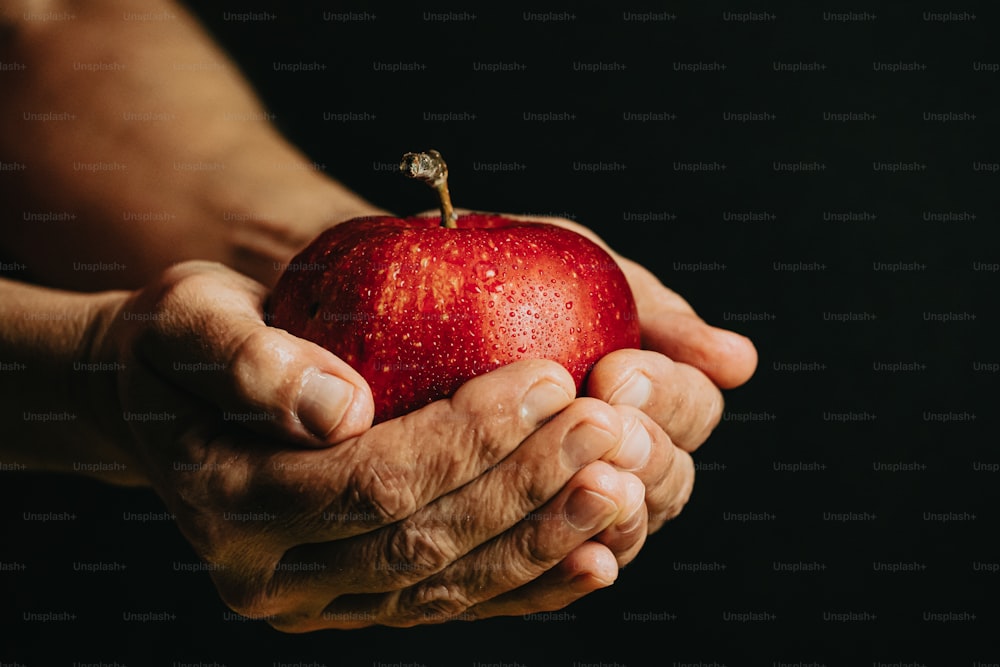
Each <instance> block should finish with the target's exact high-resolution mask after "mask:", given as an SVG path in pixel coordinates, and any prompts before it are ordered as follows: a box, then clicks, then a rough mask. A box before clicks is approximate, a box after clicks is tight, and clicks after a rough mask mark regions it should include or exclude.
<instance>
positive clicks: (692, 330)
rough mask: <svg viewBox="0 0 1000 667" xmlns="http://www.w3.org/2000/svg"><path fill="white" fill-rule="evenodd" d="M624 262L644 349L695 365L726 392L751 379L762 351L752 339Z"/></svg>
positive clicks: (633, 264) (648, 273)
mask: <svg viewBox="0 0 1000 667" xmlns="http://www.w3.org/2000/svg"><path fill="white" fill-rule="evenodd" d="M618 262H619V264H621V267H622V270H623V271H624V272H625V275H626V276H627V277H628V281H629V285H630V286H631V287H632V294H633V296H635V301H636V307H637V308H638V310H639V322H640V326H641V331H642V345H643V347H644V348H647V349H650V350H655V351H656V352H661V353H663V354H665V355H667V356H668V357H670V358H671V359H673V360H675V361H680V362H683V363H686V364H690V365H691V366H694V367H695V368H697V369H698V370H700V371H701V372H703V373H704V374H705V375H707V376H708V377H709V378H711V379H712V381H713V382H714V383H715V384H717V385H718V386H720V387H722V388H723V389H731V388H733V387H738V386H739V385H741V384H743V383H744V382H746V381H747V380H749V379H750V377H751V376H752V375H753V373H754V370H756V368H757V349H756V348H755V347H754V344H753V343H752V342H751V341H750V339H749V338H747V337H745V336H741V335H740V334H738V333H735V332H733V331H727V330H726V329H720V328H717V327H713V326H711V325H709V324H706V323H705V322H704V320H702V319H701V318H700V317H698V315H697V314H696V313H695V312H694V309H692V308H691V306H690V305H689V304H688V303H687V302H686V301H685V300H684V299H682V298H681V297H680V296H679V295H678V294H677V293H676V292H674V291H672V290H670V289H668V288H667V287H665V286H664V285H663V283H661V282H660V281H659V280H658V279H657V278H656V276H654V275H653V274H652V273H650V272H649V271H648V270H646V269H645V268H643V267H642V266H640V265H638V264H636V263H635V262H632V261H630V260H627V259H624V258H619V259H618Z"/></svg>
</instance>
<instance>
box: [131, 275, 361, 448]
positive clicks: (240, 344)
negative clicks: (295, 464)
mask: <svg viewBox="0 0 1000 667" xmlns="http://www.w3.org/2000/svg"><path fill="white" fill-rule="evenodd" d="M266 296H267V292H266V289H265V288H264V286H263V285H261V284H259V283H257V282H255V281H253V280H251V279H250V278H247V277H246V276H243V275H241V274H238V273H236V272H235V271H232V270H230V269H227V268H226V267H224V266H222V265H220V264H214V263H210V262H185V263H183V264H178V265H176V266H174V267H172V268H171V269H169V270H168V271H167V272H166V274H165V275H164V277H163V279H162V283H161V284H160V285H159V286H158V288H156V289H152V290H145V291H144V292H143V293H140V296H139V297H138V298H137V299H135V300H133V302H132V303H131V304H130V306H129V307H128V308H127V309H126V310H125V311H124V312H123V313H122V314H121V317H124V318H126V319H131V320H133V321H136V322H137V323H138V322H141V323H143V326H142V327H141V329H140V333H139V334H138V336H139V338H138V340H137V341H136V347H137V356H138V357H139V358H140V359H141V360H142V361H143V362H144V363H146V364H147V365H149V366H150V367H151V368H153V369H155V370H156V371H157V372H158V373H159V374H160V375H162V376H163V377H164V378H166V379H168V380H169V381H170V382H171V383H173V384H175V385H177V386H179V387H181V388H183V389H184V390H186V391H189V392H191V393H193V394H195V395H198V396H201V397H202V398H205V399H208V400H209V401H211V402H212V403H214V404H215V405H217V406H218V407H219V408H221V410H222V411H223V417H224V418H225V419H226V421H230V422H233V423H234V424H240V425H245V426H249V427H251V428H254V429H256V430H258V431H262V432H265V433H269V434H275V433H278V434H281V435H283V436H286V437H288V438H291V439H293V440H295V441H296V442H298V443H300V444H303V445H310V446H322V445H324V444H328V443H333V442H339V441H340V440H343V439H345V438H348V437H351V436H354V435H357V434H359V433H361V432H363V431H364V430H365V429H366V428H368V427H369V426H370V424H371V420H372V416H373V414H374V406H373V403H372V397H371V390H370V389H369V388H368V383H367V382H365V380H364V379H363V378H362V377H361V376H360V375H359V374H358V373H357V372H356V371H354V369H352V368H351V367H350V366H349V365H347V364H346V363H345V362H344V361H342V360H340V359H338V358H337V357H336V356H335V355H333V354H332V353H330V352H329V351H327V350H325V349H323V348H322V347H320V346H318V345H315V344H313V343H310V342H308V341H305V340H302V339H300V338H296V337H294V336H292V335H290V334H288V333H287V332H285V331H282V330H280V329H275V328H272V327H268V326H266V325H265V323H264V320H263V306H264V300H265V298H266Z"/></svg>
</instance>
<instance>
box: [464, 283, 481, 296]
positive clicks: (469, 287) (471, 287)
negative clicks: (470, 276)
mask: <svg viewBox="0 0 1000 667" xmlns="http://www.w3.org/2000/svg"><path fill="white" fill-rule="evenodd" d="M465 291H467V292H472V293H473V294H482V292H483V288H482V287H480V286H479V285H477V284H475V283H465Z"/></svg>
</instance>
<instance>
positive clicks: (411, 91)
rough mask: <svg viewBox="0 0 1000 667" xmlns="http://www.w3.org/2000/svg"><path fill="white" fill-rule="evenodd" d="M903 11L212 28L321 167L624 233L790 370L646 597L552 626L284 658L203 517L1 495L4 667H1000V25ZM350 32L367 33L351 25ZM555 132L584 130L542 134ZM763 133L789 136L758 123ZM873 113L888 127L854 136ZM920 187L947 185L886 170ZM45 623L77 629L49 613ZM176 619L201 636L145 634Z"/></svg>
mask: <svg viewBox="0 0 1000 667" xmlns="http://www.w3.org/2000/svg"><path fill="white" fill-rule="evenodd" d="M803 4H806V3H803ZM879 4H882V5H888V3H869V4H868V5H863V6H857V5H851V6H850V7H848V8H847V9H848V10H850V11H853V12H855V13H856V14H859V13H865V12H867V14H868V15H869V16H868V17H863V18H862V20H850V21H840V20H830V19H831V18H832V17H830V16H829V14H830V13H833V12H840V11H844V10H843V9H842V8H840V7H838V6H836V5H831V6H825V5H823V6H816V7H813V6H798V5H790V6H788V7H785V6H781V5H777V4H773V3H769V4H768V3H759V4H751V5H741V4H729V3H717V2H707V3H684V4H672V5H671V6H670V8H669V9H666V10H664V9H657V10H654V11H657V12H664V11H665V12H666V14H667V15H666V16H663V15H662V14H658V16H657V19H658V20H650V21H646V22H639V21H635V20H626V14H627V13H629V12H635V13H641V12H643V11H646V10H642V9H640V8H638V7H629V6H624V7H612V6H610V5H607V6H605V7H603V8H601V9H579V10H575V9H568V8H564V7H550V6H544V7H527V6H524V7H513V6H504V7H500V6H497V7H495V8H492V9H487V10H483V11H479V10H465V12H466V14H467V15H466V16H465V17H464V19H465V20H454V21H448V22H442V21H437V20H429V19H431V18H433V17H431V16H430V14H431V13H437V12H447V11H454V10H453V8H448V7H440V8H438V7H421V6H416V5H414V6H412V7H411V8H409V9H405V10H391V11H390V10H383V9H381V8H367V9H366V8H364V7H360V8H355V9H353V10H352V9H344V8H341V7H337V8H330V7H329V6H325V5H324V4H323V3H310V2H303V3H295V4H294V6H292V5H291V4H288V6H286V5H283V4H281V3H277V2H272V3H270V4H268V3H258V4H255V5H253V6H252V8H253V9H256V10H259V11H263V12H269V13H270V14H271V15H273V18H272V17H265V18H264V19H263V20H253V21H235V20H232V15H231V14H230V12H234V11H245V10H247V8H248V7H247V6H241V7H239V8H238V9H237V8H235V7H232V6H219V5H216V4H209V5H202V6H200V7H199V8H197V10H198V11H199V12H200V13H201V16H202V19H203V20H204V21H205V23H206V26H207V27H208V28H209V30H211V31H212V32H213V33H214V34H215V35H216V36H217V38H218V39H219V40H220V41H221V42H222V43H223V44H224V45H225V47H226V48H227V49H228V50H229V51H230V52H231V53H232V55H233V57H234V58H235V59H236V60H237V61H238V62H239V63H240V65H241V66H242V67H243V68H244V71H245V72H246V73H247V75H248V76H249V77H250V79H251V80H252V82H253V84H254V86H255V87H256V88H257V90H258V92H259V93H260V94H261V96H262V97H263V99H264V100H265V103H266V105H267V106H268V108H269V110H270V111H271V112H272V113H273V114H274V116H275V119H274V120H275V122H276V124H277V125H278V126H279V127H280V128H281V129H282V131H283V132H285V133H286V134H287V135H288V136H289V137H290V138H291V139H292V140H293V141H294V142H295V143H297V144H298V145H299V146H301V147H302V149H303V150H304V151H306V152H307V153H308V155H309V156H310V158H311V159H313V160H314V161H315V163H316V166H317V168H321V169H324V170H326V171H327V172H329V173H331V174H332V175H335V176H336V177H338V178H339V179H341V180H342V181H343V182H345V183H346V184H348V185H349V186H351V187H353V188H355V189H356V190H357V191H358V192H360V193H361V194H363V195H364V196H366V197H367V198H369V199H370V200H371V201H373V202H375V203H377V204H380V205H382V206H385V207H386V208H389V209H391V210H394V211H397V212H399V213H401V214H405V213H413V212H417V211H421V210H425V209H429V208H432V207H433V201H432V195H431V194H430V193H429V191H426V190H425V189H423V188H420V187H418V186H416V185H414V184H413V183H410V182H408V181H405V179H402V178H400V177H398V175H396V174H393V173H390V171H389V170H388V169H387V168H386V165H393V164H395V163H397V162H398V159H399V157H400V155H401V154H402V153H403V152H406V151H409V150H424V149H426V148H432V147H433V148H437V149H439V150H440V151H442V153H443V154H444V155H445V157H446V158H447V159H448V162H449V166H450V171H451V189H452V194H453V197H454V199H455V202H456V205H458V206H464V207H470V208H478V209H484V210H499V211H507V212H512V213H517V212H530V213H541V214H544V213H553V214H558V215H563V216H567V217H572V218H574V219H576V220H578V221H580V222H582V223H584V224H586V225H588V226H590V227H592V228H593V229H594V230H596V231H597V232H598V233H599V234H601V235H602V236H603V237H604V238H605V239H606V240H607V241H608V242H609V243H610V244H611V245H612V246H613V247H615V248H616V249H618V250H619V251H620V252H622V253H623V254H625V255H627V256H630V257H632V258H634V259H636V260H638V261H640V262H641V263H643V264H645V265H646V266H648V267H649V268H650V269H652V270H653V271H655V272H656V273H657V275H658V276H659V277H660V278H661V279H662V280H663V281H664V282H665V283H666V284H667V285H669V286H670V287H672V288H673V289H675V290H677V291H678V292H680V293H681V294H682V295H684V296H685V297H686V298H687V299H688V300H689V301H690V302H691V303H692V304H693V305H694V306H695V308H696V309H697V310H698V311H699V313H700V314H701V315H702V316H703V317H704V318H705V319H706V320H708V321H709V322H710V323H712V324H716V325H719V326H725V327H727V328H732V329H735V330H737V331H740V332H741V333H744V334H746V335H748V336H750V337H751V338H752V339H753V340H754V342H755V343H756V345H757V348H758V350H759V353H760V365H759V368H758V371H757V373H756V375H755V376H754V378H753V379H752V380H751V381H750V382H749V383H748V384H747V385H745V386H744V387H742V388H739V389H736V390H732V391H728V392H727V393H726V399H727V413H726V416H725V418H724V421H723V422H722V424H721V425H720V426H719V428H718V429H717V430H716V432H715V433H714V434H713V436H712V437H711V438H710V440H709V441H708V443H706V445H705V446H704V447H703V448H702V449H701V450H699V452H698V453H697V454H696V461H697V462H698V466H699V474H698V482H697V484H696V488H695V493H694V496H693V497H692V500H691V502H690V504H689V505H688V507H687V508H686V510H685V512H684V513H683V515H682V516H681V517H680V518H678V519H677V520H675V521H674V522H672V523H671V524H669V525H668V526H667V527H666V528H665V529H663V530H662V531H661V532H660V533H658V534H656V535H655V536H653V537H651V538H650V539H649V541H648V543H647V546H646V548H645V549H644V551H643V552H642V553H641V554H640V556H639V557H638V558H637V559H636V561H635V562H634V563H633V564H631V565H629V566H628V567H627V568H626V569H625V570H624V571H623V572H622V574H621V576H620V578H619V581H618V583H617V584H616V585H615V586H613V587H611V588H610V589H608V590H604V591H600V592H597V593H595V594H593V595H591V596H589V597H588V598H586V599H584V600H582V601H580V602H579V603H577V604H575V605H573V606H571V607H570V608H569V609H567V610H566V613H565V614H556V615H554V616H552V617H548V618H523V617H517V618H509V619H495V620H488V621H482V622H476V623H471V624H470V623H454V624H447V625H443V626H432V627H424V628H417V629H409V630H399V629H387V628H372V629H366V630H361V631H352V632H338V631H328V632H319V633H313V634H309V635H301V636H293V635H283V634H280V633H278V632H276V631H274V630H272V629H271V628H270V627H269V626H267V625H266V624H264V623H261V622H255V621H242V620H237V619H235V618H234V615H233V614H232V613H231V612H229V611H228V609H227V608H226V607H225V606H224V605H223V604H222V603H221V602H220V601H219V599H218V597H217V595H216V594H215V592H214V589H213V587H212V585H211V582H210V580H209V578H208V575H207V574H204V573H197V574H193V573H187V572H178V571H175V570H174V564H175V563H177V562H186V563H191V562H194V561H195V555H194V553H193V551H192V550H191V549H190V548H189V547H188V546H187V544H186V543H185V542H184V541H183V539H182V538H181V537H180V535H179V533H178V532H177V530H176V529H175V528H174V527H173V525H172V524H171V523H170V522H168V521H166V522H164V521H154V522H136V521H125V520H124V519H123V516H124V514H123V513H124V512H159V511H161V509H162V508H161V505H160V504H159V502H158V500H157V499H156V498H155V497H154V496H152V495H151V494H149V493H147V492H143V491H128V490H121V489H118V488H114V487H108V486H104V485H101V484H99V483H95V482H90V481H86V480H81V479H71V478H57V477H49V476H36V475H32V474H29V473H24V472H4V473H0V528H2V534H3V543H2V544H3V546H2V548H0V562H2V563H4V564H7V565H11V564H20V567H14V568H11V567H8V568H7V569H6V571H3V572H0V594H2V602H0V636H2V637H3V639H2V641H0V651H2V652H0V664H4V665H6V664H8V663H10V662H11V661H13V662H15V663H17V664H21V665H27V666H32V667H33V666H36V665H73V664H74V663H81V664H84V663H100V664H115V663H118V664H119V665H129V666H130V667H131V666H133V665H150V666H156V665H173V663H175V662H180V663H196V664H197V663H199V662H201V663H205V664H212V663H213V662H216V663H219V664H225V665H230V666H233V665H277V664H279V663H292V664H297V663H302V664H308V665H313V664H316V665H328V666H332V665H372V666H373V667H378V665H379V664H380V663H382V664H395V663H402V664H421V665H428V666H430V665H476V664H477V663H484V664H496V663H502V664H505V665H514V664H517V665H528V666H534V665H574V664H575V663H579V664H580V665H581V667H582V665H584V664H593V663H604V664H605V665H612V664H618V665H647V664H666V665H674V666H675V667H680V666H681V665H699V666H705V665H716V664H718V665H723V664H724V665H730V666H735V665H772V666H778V665H800V664H801V665H813V664H816V665H820V664H822V665H827V666H829V667H832V666H834V665H869V664H870V665H879V664H903V665H927V666H930V665H977V663H983V664H991V663H993V664H996V663H1000V649H998V648H997V643H996V639H995V636H996V628H997V620H998V615H997V612H996V608H995V605H994V604H993V597H994V595H995V592H996V589H997V581H998V577H1000V572H998V568H1000V554H998V551H997V549H996V547H995V546H994V544H993V541H992V540H991V539H990V538H991V537H993V536H994V535H995V533H996V531H997V500H998V491H997V478H998V472H997V464H998V463H1000V456H998V455H997V454H996V453H995V451H994V450H995V447H996V446H997V444H998V441H997V437H996V434H995V416H994V415H995V410H994V409H993V407H994V404H995V402H996V397H997V392H996V382H997V372H996V371H995V370H990V369H991V368H992V367H995V366H996V364H997V363H998V362H1000V355H998V354H997V353H996V351H995V348H994V341H995V339H996V336H995V334H996V318H995V315H994V313H993V312H992V308H991V306H993V305H994V303H995V300H996V299H995V293H996V281H997V275H998V274H997V271H996V270H989V269H990V266H989V265H990V264H992V263H996V262H998V261H1000V257H998V255H1000V253H998V251H997V246H996V239H997V234H996V231H995V227H996V225H997V197H996V194H995V193H996V187H997V186H996V183H997V179H998V177H1000V174H998V173H997V172H996V171H989V170H985V169H983V165H989V164H993V163H994V162H995V161H1000V154H998V150H997V146H996V144H995V141H994V139H995V128H996V124H997V120H998V108H997V104H998V100H997V96H996V90H997V88H998V82H1000V73H998V72H996V71H989V69H984V68H982V67H981V66H980V65H977V64H979V63H992V64H993V65H996V64H997V63H998V62H1000V54H998V52H997V49H996V46H995V35H996V34H997V29H998V27H1000V15H998V13H997V9H996V8H995V7H994V6H993V5H989V4H987V3H972V2H970V3H965V4H962V5H961V6H960V7H955V8H953V10H952V11H955V12H958V13H964V15H963V16H960V17H958V18H960V19H962V20H951V21H943V20H938V18H939V17H937V16H936V15H931V14H927V13H926V12H940V10H941V7H940V6H937V5H927V6H923V5H916V4H914V5H911V4H910V3H907V4H906V6H902V5H900V6H896V7H889V6H885V7H882V6H879ZM940 4H947V3H940ZM350 11H354V12H356V15H355V16H354V17H349V18H354V19H358V18H360V19H362V20H348V21H343V20H326V19H327V18H329V15H330V13H334V12H335V13H341V12H350ZM564 11H565V13H566V14H567V15H569V16H570V18H568V19H567V20H550V21H542V20H537V17H536V16H535V14H537V13H542V14H544V13H546V12H556V13H561V12H564ZM747 11H752V12H754V13H755V14H756V16H752V17H750V19H751V20H736V19H737V16H738V15H739V14H740V13H742V12H747ZM532 13H535V14H532ZM765 13H766V14H767V15H768V16H761V15H762V14H765ZM473 14H474V18H473V17H472V15H473ZM973 15H974V17H973ZM341 18H343V17H341ZM855 18H858V17H855ZM953 18H954V17H953ZM279 63H280V64H288V63H305V64H308V65H313V66H316V65H319V66H325V68H322V67H315V68H314V69H312V70H310V71H300V72H290V71H287V68H282V67H281V66H280V65H278V64H279ZM385 63H389V64H392V63H396V64H398V63H418V64H420V65H424V66H425V67H424V68H418V69H417V70H416V71H399V72H388V71H384V68H383V69H377V67H381V65H380V64H385ZM477 63H489V64H496V63H505V64H507V65H508V66H510V65H512V64H515V63H516V64H517V65H518V67H517V68H516V69H514V70H513V71H502V72H489V71H483V68H482V67H481V66H480V65H477ZM691 63H706V64H711V65H712V66H713V68H714V67H715V66H716V65H720V66H721V65H725V69H721V68H718V69H713V70H711V71H702V72H692V71H686V70H685V69H684V65H685V64H691ZM883 63H888V64H890V65H898V64H900V63H902V64H904V66H908V65H910V64H914V63H916V64H917V65H918V66H917V67H916V69H913V70H912V71H911V70H905V71H886V70H885V69H884V68H883V67H882V66H881V64H883ZM594 64H601V65H602V67H603V69H604V70H606V71H596V72H592V71H585V69H584V67H583V65H594ZM679 64H680V65H679ZM788 64H805V65H806V68H805V71H798V72H792V71H786V69H783V67H784V66H785V65H788ZM919 65H923V66H924V67H922V68H921V67H919ZM521 66H523V67H521ZM477 68H478V69H477ZM449 113H450V114H454V116H452V117H451V118H453V120H447V121H441V120H434V119H435V118H438V116H434V115H433V114H449ZM546 113H549V114H554V115H555V116H554V117H556V118H566V117H571V118H569V119H567V120H551V121H548V122H543V121H540V120H527V119H526V117H527V118H535V116H530V115H529V114H546ZM631 113H636V114H643V113H652V114H657V115H658V116H657V117H658V118H660V119H659V120H649V121H647V122H640V121H636V120H627V119H626V118H632V116H629V115H628V114H631ZM751 113H752V114H758V115H761V114H769V116H765V119H763V120H746V121H740V120H734V117H739V116H734V115H736V114H751ZM844 113H855V114H868V115H866V116H861V117H862V118H865V119H864V120H849V121H835V120H829V119H828V118H829V114H844ZM949 113H950V114H955V115H954V116H948V117H947V118H951V120H948V121H943V120H940V119H939V118H940V117H939V116H933V115H932V116H927V115H925V114H949ZM344 114H354V116H348V117H353V118H356V119H357V120H347V121H344V120H338V119H343V118H344V117H345V116H344ZM428 114H431V115H428ZM973 114H974V116H975V118H974V119H973V118H972V117H971V115H973ZM526 115H527V116H526ZM472 116H474V118H473V117H472ZM758 117H759V116H758ZM856 118H857V117H856ZM681 163H684V164H685V165H690V164H694V163H704V164H707V165H710V167H711V168H712V170H705V171H702V172H700V173H690V172H689V171H685V170H684V169H685V167H684V166H683V165H681ZM497 164H501V165H506V169H507V170H506V171H503V172H499V173H498V172H496V167H492V168H491V167H487V166H484V165H497ZM594 164H597V165H598V166H597V167H596V168H595V169H596V171H595V170H593V169H591V170H587V167H586V166H583V165H594ZM788 164H796V165H799V166H801V167H802V169H801V170H800V171H798V172H790V171H788V169H787V167H786V166H785V165H788ZM899 164H902V165H904V166H914V169H913V170H900V171H895V172H890V171H887V170H886V168H885V166H884V165H899ZM511 165H515V166H514V167H513V168H511ZM721 165H725V169H722V168H721ZM921 165H922V166H921ZM490 169H493V171H490ZM747 213H750V214H753V215H752V216H749V217H750V218H751V219H749V220H747V219H745V218H747V217H748V216H746V215H743V214H747ZM831 213H838V214H841V213H853V214H855V217H856V218H861V219H854V220H850V219H848V220H841V219H830V218H831V216H830V214H831ZM942 213H945V214H955V215H945V216H941V215H938V214H942ZM942 218H943V219H942ZM695 269H699V270H695ZM792 269H795V270H792ZM845 313H846V314H850V315H848V316H847V317H852V318H854V319H853V320H852V321H838V319H836V318H837V317H838V316H839V315H838V314H845ZM949 317H950V318H951V320H952V321H942V319H947V318H949ZM898 364H902V366H898ZM991 364H992V365H993V366H992V367H991V366H990V365H991ZM894 365H897V366H894ZM836 415H840V416H843V415H848V417H847V419H850V421H847V422H843V421H837V419H838V417H837V416H836ZM841 418H842V417H841ZM944 419H950V421H944ZM795 464H801V465H799V466H798V467H797V469H795V468H796V466H795ZM790 468H791V469H790ZM27 511H30V512H44V511H54V512H63V511H68V512H72V513H73V514H74V516H75V517H76V518H75V519H73V520H69V521H64V522H49V523H38V522H31V521H25V520H23V519H22V516H23V513H24V512H27ZM851 513H853V516H851V517H848V520H841V519H843V518H844V517H843V515H845V514H848V515H850V514H851ZM81 562H83V563H88V562H116V563H120V564H123V565H125V566H126V568H125V569H124V570H122V571H120V572H115V573H103V574H90V573H86V572H79V571H74V563H81ZM789 567H793V568H794V567H798V568H799V570H800V571H797V572H796V571H788V568H789ZM699 568H700V569H701V570H702V571H693V570H697V569H699ZM887 568H889V569H895V570H897V571H888V569H887ZM45 611H55V612H63V611H65V612H69V613H72V614H74V615H75V619H73V620H70V621H64V622H52V623H41V622H37V621H27V620H25V618H24V612H45ZM147 611H154V612H155V611H164V612H168V613H171V614H173V615H174V616H175V618H174V619H173V620H170V621H164V622H150V623H135V622H126V621H124V620H123V613H124V612H147ZM646 612H651V613H652V614H654V616H652V617H651V618H653V619H655V620H646V621H640V620H638V618H640V615H641V614H643V613H646ZM748 613H749V614H753V616H752V620H747V617H746V616H745V614H748Z"/></svg>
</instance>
